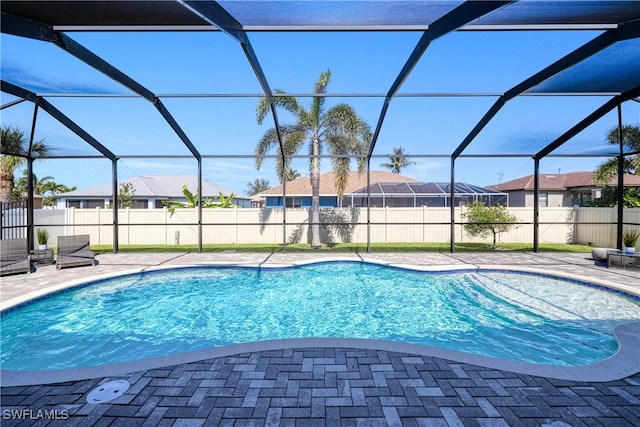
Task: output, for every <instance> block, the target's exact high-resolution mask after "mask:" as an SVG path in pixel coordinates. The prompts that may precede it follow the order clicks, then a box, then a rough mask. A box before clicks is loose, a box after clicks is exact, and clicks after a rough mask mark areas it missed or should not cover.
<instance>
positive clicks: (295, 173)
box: [285, 168, 302, 182]
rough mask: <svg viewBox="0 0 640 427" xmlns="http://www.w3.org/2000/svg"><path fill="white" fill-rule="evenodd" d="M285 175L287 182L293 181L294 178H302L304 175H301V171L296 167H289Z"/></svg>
mask: <svg viewBox="0 0 640 427" xmlns="http://www.w3.org/2000/svg"><path fill="white" fill-rule="evenodd" d="M285 175H286V176H285V178H286V180H287V182H289V181H293V180H294V179H298V178H300V177H301V176H302V175H300V172H298V171H297V170H295V169H294V168H289V169H288V170H287V173H286V174H285Z"/></svg>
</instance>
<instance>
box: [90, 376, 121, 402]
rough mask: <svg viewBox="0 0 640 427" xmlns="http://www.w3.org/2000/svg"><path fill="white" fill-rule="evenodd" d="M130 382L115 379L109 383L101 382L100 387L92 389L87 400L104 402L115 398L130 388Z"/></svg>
mask: <svg viewBox="0 0 640 427" xmlns="http://www.w3.org/2000/svg"><path fill="white" fill-rule="evenodd" d="M129 387H130V384H129V381H127V380H115V381H109V382H108V383H104V384H100V385H99V386H98V387H96V388H94V389H93V390H91V392H90V393H89V395H88V396H87V402H89V403H104V402H109V401H111V400H113V399H115V398H116V397H118V396H121V395H123V394H124V392H125V391H127V390H129Z"/></svg>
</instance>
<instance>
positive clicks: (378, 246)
mask: <svg viewBox="0 0 640 427" xmlns="http://www.w3.org/2000/svg"><path fill="white" fill-rule="evenodd" d="M91 249H92V250H93V251H94V252H102V253H104V252H112V251H113V246H111V245H92V246H91ZM455 249H456V251H457V252H492V251H493V250H492V249H491V245H490V244H487V243H457V244H456V246H455ZM591 249H593V248H592V247H591V246H587V245H570V244H560V243H541V244H540V251H541V252H591ZM202 250H203V252H224V251H238V252H280V251H282V245H274V244H248V243H247V244H231V243H229V244H203V245H202ZM532 250H533V245H532V244H529V243H501V244H498V248H497V249H496V251H499V252H527V251H528V252H530V251H532ZM119 251H120V252H197V251H198V246H197V245H120V247H119ZM287 252H336V253H340V252H343V253H344V252H360V253H366V252H367V245H366V243H336V244H332V245H323V247H322V248H320V249H311V248H310V246H309V244H303V243H292V244H288V245H287ZM371 252H449V243H447V242H444V243H372V244H371Z"/></svg>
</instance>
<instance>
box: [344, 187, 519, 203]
mask: <svg viewBox="0 0 640 427" xmlns="http://www.w3.org/2000/svg"><path fill="white" fill-rule="evenodd" d="M455 186H456V188H455V189H454V191H453V192H454V194H455V199H451V193H452V192H451V184H450V183H448V182H401V183H392V182H376V183H375V184H371V185H370V186H369V187H367V188H362V189H360V190H358V191H356V192H354V193H353V194H351V195H350V196H351V197H348V196H347V197H346V198H345V199H344V200H343V201H342V206H345V207H352V206H354V207H361V206H368V205H369V206H372V207H376V206H385V207H414V208H416V207H423V206H426V207H451V204H452V203H451V200H453V206H464V205H466V204H469V203H472V202H482V203H484V204H485V205H486V206H494V205H498V204H500V205H505V206H508V205H509V195H508V194H507V193H502V192H500V191H495V190H490V189H488V188H483V187H478V186H477V185H471V184H465V183H463V182H457V183H456V184H455Z"/></svg>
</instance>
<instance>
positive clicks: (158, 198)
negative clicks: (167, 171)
mask: <svg viewBox="0 0 640 427" xmlns="http://www.w3.org/2000/svg"><path fill="white" fill-rule="evenodd" d="M123 183H131V184H132V185H133V188H134V190H135V194H134V195H133V204H132V205H131V207H132V208H136V209H154V208H162V207H164V205H163V203H162V202H166V201H176V202H185V201H186V199H185V197H184V194H183V192H182V186H183V185H186V186H187V188H188V189H189V191H191V192H192V193H193V194H196V193H197V190H198V177H197V176H193V175H152V176H136V177H133V178H129V179H123V180H121V181H119V182H118V190H119V189H120V185H121V184H123ZM221 192H222V195H223V196H225V197H226V196H229V194H231V193H234V191H232V190H230V189H228V188H226V187H222V186H220V185H217V184H214V183H211V182H209V181H206V180H202V198H203V199H206V198H210V199H214V200H218V197H219V195H220V193H221ZM112 196H113V188H112V185H111V183H108V184H101V185H96V186H95V187H89V188H83V189H80V190H75V191H70V192H68V193H62V194H58V195H56V199H57V200H58V207H59V208H70V207H74V208H96V207H101V208H107V207H109V206H111V205H112ZM233 202H234V203H235V204H237V205H240V206H241V207H243V208H248V207H251V201H250V199H249V197H247V196H244V195H242V194H237V193H236V197H235V198H234V200H233Z"/></svg>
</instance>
